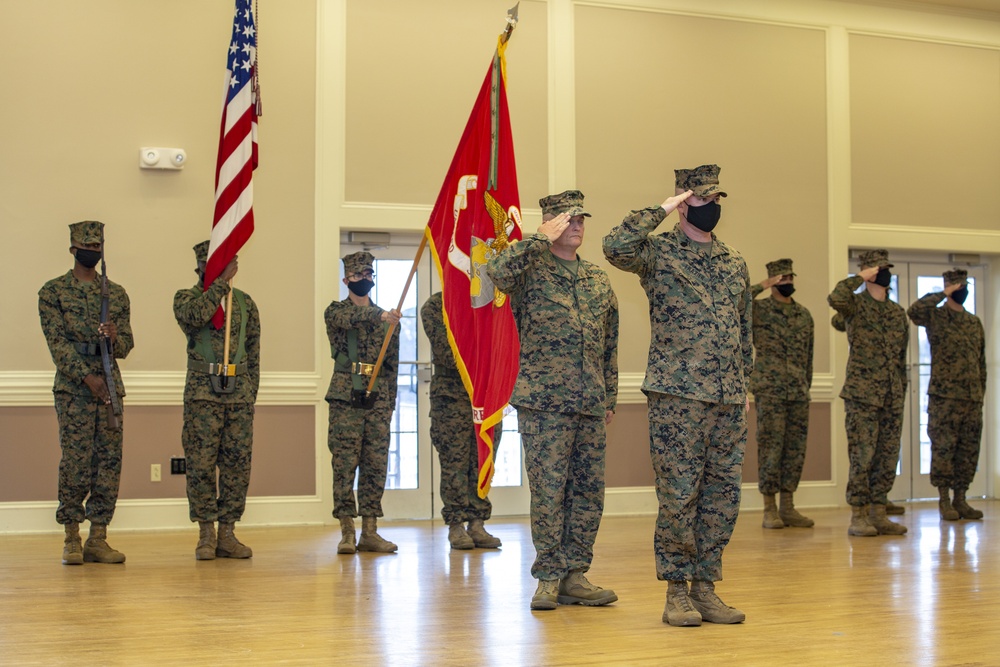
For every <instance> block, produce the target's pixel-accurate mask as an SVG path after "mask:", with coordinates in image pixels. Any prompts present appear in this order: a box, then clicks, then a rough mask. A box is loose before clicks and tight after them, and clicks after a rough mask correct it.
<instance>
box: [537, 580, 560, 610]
mask: <svg viewBox="0 0 1000 667" xmlns="http://www.w3.org/2000/svg"><path fill="white" fill-rule="evenodd" d="M558 597H559V580H558V579H539V580H538V588H536V589H535V594H534V595H532V596H531V608H532V609H536V610H547V609H555V608H556V606H557V599H558Z"/></svg>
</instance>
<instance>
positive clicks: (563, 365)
mask: <svg viewBox="0 0 1000 667" xmlns="http://www.w3.org/2000/svg"><path fill="white" fill-rule="evenodd" d="M582 203H583V195H582V194H580V192H579V191H576V190H570V191H567V192H565V193H561V194H560V195H551V196H549V197H546V198H544V199H542V200H541V201H540V202H539V204H540V205H541V206H542V210H543V213H561V212H567V213H569V214H570V215H589V213H586V212H585V211H583V208H582ZM550 247H551V243H550V242H549V239H548V237H546V236H545V235H544V234H542V233H535V234H531V235H529V236H527V237H525V238H524V239H523V240H521V241H519V242H517V243H515V244H513V245H512V246H510V247H509V248H507V249H506V250H504V251H503V252H501V253H499V254H498V255H496V256H495V257H493V258H492V259H490V261H489V264H488V265H487V273H488V274H489V276H490V278H491V279H492V280H493V283H494V285H496V287H497V288H498V289H500V290H501V291H503V292H506V293H507V294H508V295H509V296H510V299H511V308H512V310H513V313H514V318H515V321H516V322H517V330H518V333H519V335H520V340H521V355H520V371H519V372H518V376H517V381H516V382H515V385H514V392H513V395H512V396H511V398H510V403H511V405H513V406H515V407H516V408H517V418H518V431H519V432H520V434H521V443H522V444H523V446H524V455H525V467H526V469H527V472H528V482H529V485H530V488H531V539H532V542H533V543H534V546H535V561H534V563H533V564H532V566H531V574H532V576H533V577H535V578H536V579H539V580H542V581H552V580H557V579H564V578H566V577H567V575H568V574H571V573H583V572H586V571H587V570H589V569H590V565H591V562H592V561H593V558H594V540H595V539H596V537H597V530H598V528H599V527H600V523H601V515H602V514H603V512H604V465H605V445H606V431H605V416H606V411H608V410H611V411H613V410H614V409H615V407H616V405H617V397H618V299H617V298H616V297H615V293H614V291H613V290H612V289H611V281H610V280H609V279H608V276H607V274H606V273H605V272H604V271H603V270H601V269H600V268H599V267H598V266H597V265H595V264H593V263H591V262H588V261H586V260H584V259H579V256H577V258H578V264H577V268H576V274H575V275H574V274H573V273H572V270H571V269H570V268H567V266H565V265H564V263H562V262H560V261H558V260H557V258H556V256H555V255H553V254H552V252H551V251H550ZM613 599H617V597H614V598H613ZM613 599H609V600H607V601H613ZM603 603H604V602H601V604H603Z"/></svg>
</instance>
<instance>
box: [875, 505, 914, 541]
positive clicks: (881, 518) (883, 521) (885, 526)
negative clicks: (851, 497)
mask: <svg viewBox="0 0 1000 667" xmlns="http://www.w3.org/2000/svg"><path fill="white" fill-rule="evenodd" d="M868 519H869V522H870V523H871V525H873V526H874V527H875V530H877V531H878V534H879V535H905V534H906V526H902V525H900V524H898V523H895V522H893V521H889V519H887V518H886V516H885V505H876V504H874V503H873V504H872V506H871V513H870V514H869V515H868Z"/></svg>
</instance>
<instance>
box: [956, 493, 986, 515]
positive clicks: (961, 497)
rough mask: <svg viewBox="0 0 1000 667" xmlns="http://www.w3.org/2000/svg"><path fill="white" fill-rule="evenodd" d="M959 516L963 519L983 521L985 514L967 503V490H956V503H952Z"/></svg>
mask: <svg viewBox="0 0 1000 667" xmlns="http://www.w3.org/2000/svg"><path fill="white" fill-rule="evenodd" d="M952 505H953V507H954V508H955V511H956V512H958V516H960V517H962V518H963V519H982V518H983V513H982V512H981V511H979V510H977V509H975V508H974V507H972V506H971V505H969V503H967V502H966V501H965V489H955V502H954V503H952Z"/></svg>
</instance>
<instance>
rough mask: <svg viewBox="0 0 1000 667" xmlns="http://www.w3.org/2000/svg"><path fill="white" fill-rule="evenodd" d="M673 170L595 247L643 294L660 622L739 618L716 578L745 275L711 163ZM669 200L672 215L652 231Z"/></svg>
mask: <svg viewBox="0 0 1000 667" xmlns="http://www.w3.org/2000/svg"><path fill="white" fill-rule="evenodd" d="M674 173H675V176H676V189H675V194H674V196H673V197H669V198H668V199H667V200H666V201H664V202H663V204H661V205H660V206H656V207H651V208H646V209H642V210H638V211H632V213H631V214H629V215H628V217H626V218H625V220H623V221H622V223H621V224H620V225H618V226H617V227H615V228H614V229H612V230H611V233H610V234H609V235H608V236H606V237H604V256H605V257H607V258H608V261H609V262H611V264H612V265H614V266H616V267H618V268H619V269H622V270H624V271H629V272H631V273H636V274H638V275H639V282H640V284H641V285H642V287H643V289H644V290H645V291H646V296H647V297H648V299H649V317H650V326H651V329H652V331H651V333H652V338H651V340H650V345H649V360H648V363H647V366H646V378H645V380H644V381H643V384H642V390H643V392H644V393H645V394H646V397H647V402H648V405H649V436H650V443H649V444H650V455H651V458H652V462H653V470H654V472H655V474H656V495H657V497H658V499H659V501H660V510H659V515H658V517H657V520H656V532H655V535H654V545H653V546H654V551H655V553H656V576H657V578H658V579H660V580H665V581H666V582H667V601H666V606H665V608H664V611H663V617H662V619H663V622H664V623H669V624H670V625H675V626H685V625H701V622H702V621H703V620H704V621H708V622H710V623H742V622H743V621H744V620H745V619H746V614H744V613H743V612H742V611H740V610H739V609H735V608H733V607H729V606H727V605H726V604H725V603H723V602H722V600H720V599H719V597H718V595H716V593H715V582H716V581H718V580H720V579H722V552H723V550H724V549H725V547H726V545H727V544H729V539H730V537H731V536H732V533H733V528H734V527H735V526H736V517H737V514H738V513H739V507H740V483H741V480H742V474H743V453H744V451H745V449H746V440H747V416H746V413H747V409H748V406H749V403H748V399H747V385H748V384H749V381H750V374H751V373H752V372H753V345H752V339H751V329H750V327H751V306H750V304H751V301H752V299H751V296H750V276H749V273H748V272H747V265H746V262H745V261H744V260H743V257H741V256H740V254H739V253H737V252H736V251H735V250H733V249H732V248H730V247H729V246H727V245H726V244H724V243H722V242H721V241H719V240H718V238H716V236H715V235H714V234H712V230H713V229H715V226H716V224H717V223H718V221H719V218H720V217H721V215H722V207H721V206H720V205H719V198H720V197H725V196H726V193H725V192H723V191H722V189H721V188H720V187H719V167H718V166H717V165H714V164H710V165H702V166H700V167H697V168H696V169H678V170H676V171H675V172H674ZM674 209H677V212H678V214H679V216H680V222H679V223H677V225H675V226H674V228H673V229H672V230H671V231H669V232H666V233H663V234H657V235H652V232H653V230H655V229H656V228H657V227H658V226H659V225H660V223H662V222H663V220H664V219H665V218H666V217H667V216H668V215H669V214H670V213H671V212H672V211H673V210H674ZM688 580H690V581H691V587H690V590H688Z"/></svg>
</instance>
